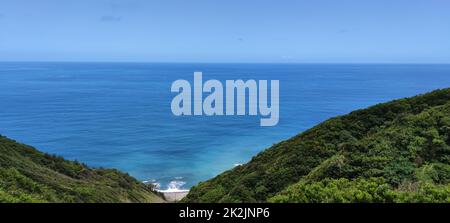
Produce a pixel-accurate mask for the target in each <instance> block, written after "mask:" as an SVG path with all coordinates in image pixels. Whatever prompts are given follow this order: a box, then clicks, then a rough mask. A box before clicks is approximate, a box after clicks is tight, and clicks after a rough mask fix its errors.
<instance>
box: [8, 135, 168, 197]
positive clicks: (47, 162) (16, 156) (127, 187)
mask: <svg viewBox="0 0 450 223" xmlns="http://www.w3.org/2000/svg"><path fill="white" fill-rule="evenodd" d="M0 202H89V203H91V202H108V203H109V202H163V200H162V199H161V198H160V197H159V196H157V195H156V193H155V192H153V191H152V189H151V188H150V187H149V186H146V185H144V184H142V183H140V182H138V181H136V180H135V179H134V178H132V177H130V176H129V175H127V174H124V173H121V172H119V171H117V170H112V169H92V168H89V167H87V166H86V165H84V164H80V163H78V162H73V161H67V160H64V159H63V158H61V157H56V156H53V155H48V154H44V153H41V152H39V151H37V150H36V149H34V148H32V147H29V146H26V145H23V144H20V143H17V142H15V141H13V140H10V139H8V138H6V137H3V136H0Z"/></svg>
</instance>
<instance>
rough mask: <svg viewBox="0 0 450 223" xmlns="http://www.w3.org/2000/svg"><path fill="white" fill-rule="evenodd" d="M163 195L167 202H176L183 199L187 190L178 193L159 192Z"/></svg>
mask: <svg viewBox="0 0 450 223" xmlns="http://www.w3.org/2000/svg"><path fill="white" fill-rule="evenodd" d="M159 192H160V193H162V194H163V195H164V199H166V201H168V202H177V201H180V200H181V199H183V198H184V197H185V196H186V195H187V194H188V193H189V190H179V191H159Z"/></svg>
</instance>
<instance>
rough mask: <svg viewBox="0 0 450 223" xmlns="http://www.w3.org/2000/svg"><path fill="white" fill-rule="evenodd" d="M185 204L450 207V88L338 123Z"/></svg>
mask: <svg viewBox="0 0 450 223" xmlns="http://www.w3.org/2000/svg"><path fill="white" fill-rule="evenodd" d="M183 201H185V202H265V201H270V202H450V89H443V90H436V91H434V92H431V93H428V94H424V95H419V96H416V97H412V98H407V99H401V100H396V101H392V102H389V103H384V104H379V105H376V106H373V107H370V108H368V109H364V110H358V111H354V112H352V113H350V114H348V115H345V116H340V117H336V118H332V119H330V120H328V121H325V122H323V123H322V124H319V125H317V126H316V127H314V128H312V129H310V130H308V131H306V132H304V133H302V134H300V135H298V136H295V137H293V138H291V139H289V140H287V141H284V142H281V143H278V144H276V145H274V146H273V147H271V148H269V149H267V150H265V151H263V152H261V153H260V154H258V155H257V156H255V157H254V158H253V159H252V160H251V161H250V162H249V163H247V164H245V165H243V166H239V167H236V168H234V169H232V170H230V171H227V172H225V173H223V174H221V175H219V176H217V177H215V178H214V179H211V180H209V181H206V182H203V183H200V184H199V185H197V186H195V187H194V188H192V189H191V191H190V193H189V194H188V196H187V197H186V198H185V199H184V200H183Z"/></svg>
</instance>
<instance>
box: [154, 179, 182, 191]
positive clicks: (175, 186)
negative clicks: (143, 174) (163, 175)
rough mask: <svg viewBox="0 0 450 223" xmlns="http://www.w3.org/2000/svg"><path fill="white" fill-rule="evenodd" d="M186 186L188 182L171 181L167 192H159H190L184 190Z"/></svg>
mask: <svg viewBox="0 0 450 223" xmlns="http://www.w3.org/2000/svg"><path fill="white" fill-rule="evenodd" d="M185 184H186V182H184V181H181V180H172V181H170V183H169V184H168V185H167V189H165V190H159V189H158V190H157V191H159V192H162V193H169V192H172V193H173V192H188V191H189V190H186V189H182V188H183V186H184V185H185Z"/></svg>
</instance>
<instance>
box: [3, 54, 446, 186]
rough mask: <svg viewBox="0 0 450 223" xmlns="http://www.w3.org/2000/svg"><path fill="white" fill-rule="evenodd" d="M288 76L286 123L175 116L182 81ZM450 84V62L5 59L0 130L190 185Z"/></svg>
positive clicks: (70, 154) (146, 177) (164, 181)
mask: <svg viewBox="0 0 450 223" xmlns="http://www.w3.org/2000/svg"><path fill="white" fill-rule="evenodd" d="M195 71H201V72H203V79H204V81H206V80H208V79H217V80H220V81H222V82H223V83H225V80H236V79H243V80H247V79H255V80H279V81H280V120H279V123H278V125H276V126H272V127H261V126H260V123H259V122H260V117H259V116H181V117H179V116H174V115H173V114H172V111H171V107H170V105H171V101H172V98H173V97H174V96H175V95H176V94H175V93H171V91H170V88H171V84H172V82H173V81H175V80H177V79H185V80H188V81H190V82H191V83H192V80H193V73H194V72H195ZM446 87H450V65H438V64H435V65H431V64H430V65H425V64H189V63H184V64H181V63H180V64H175V63H62V62H61V63H49V62H46V63H44V62H2V63H0V134H2V135H5V136H7V137H9V138H12V139H15V140H17V141H20V142H22V143H25V144H29V145H32V146H34V147H36V148H37V149H39V150H41V151H44V152H47V153H52V154H57V155H60V156H63V157H64V158H66V159H70V160H78V161H81V162H84V163H86V164H88V165H91V166H94V167H107V168H117V169H119V170H121V171H124V172H127V173H129V174H130V175H132V176H134V177H136V178H137V179H139V180H141V181H145V182H150V183H155V184H158V185H160V189H163V190H164V189H171V190H173V189H188V188H190V187H191V186H193V185H195V184H197V183H198V182H200V181H204V180H207V179H209V178H211V177H214V176H216V175H217V174H219V173H221V172H223V171H225V170H227V169H231V168H233V167H234V166H236V165H239V164H243V163H246V162H248V161H249V160H250V159H251V157H252V156H254V155H256V154H257V153H258V152H260V151H262V150H264V149H265V148H268V147H270V146H271V145H273V144H275V143H277V142H280V141H282V140H284V139H288V138H290V137H292V136H295V135H297V134H299V133H301V132H302V131H304V130H306V129H308V128H311V127H313V126H314V125H316V124H318V123H320V122H322V121H325V120H327V119H329V118H331V117H334V116H337V115H344V114H346V113H348V112H351V111H353V110H355V109H360V108H366V107H368V106H371V105H375V104H377V103H380V102H386V101H389V100H392V99H397V98H403V97H409V96H414V95H416V94H420V93H425V92H429V91H431V90H434V89H438V88H446Z"/></svg>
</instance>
